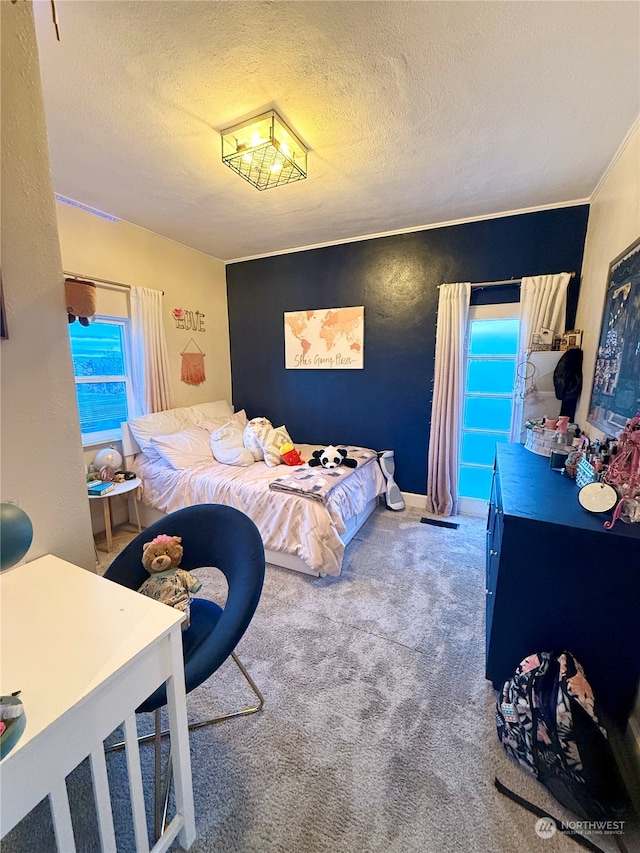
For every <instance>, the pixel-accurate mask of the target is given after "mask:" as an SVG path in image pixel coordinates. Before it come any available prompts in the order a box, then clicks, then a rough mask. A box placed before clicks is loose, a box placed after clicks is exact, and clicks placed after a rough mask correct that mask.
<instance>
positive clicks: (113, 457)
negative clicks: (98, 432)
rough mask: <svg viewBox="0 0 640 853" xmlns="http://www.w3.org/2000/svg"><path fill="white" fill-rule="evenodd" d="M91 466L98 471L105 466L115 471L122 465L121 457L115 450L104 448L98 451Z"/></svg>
mask: <svg viewBox="0 0 640 853" xmlns="http://www.w3.org/2000/svg"><path fill="white" fill-rule="evenodd" d="M93 464H94V465H95V467H96V468H97V469H98V471H100V470H101V469H102V468H104V467H105V465H108V466H109V467H110V468H113V469H114V470H115V471H117V470H119V468H120V466H121V465H122V456H121V455H120V454H119V453H118V451H117V450H116V449H115V448H113V447H105V448H104V449H103V450H99V451H98V452H97V453H96V455H95V456H94V457H93Z"/></svg>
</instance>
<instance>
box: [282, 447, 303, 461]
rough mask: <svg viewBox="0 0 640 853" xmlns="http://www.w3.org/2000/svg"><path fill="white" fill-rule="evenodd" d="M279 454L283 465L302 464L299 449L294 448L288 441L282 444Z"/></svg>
mask: <svg viewBox="0 0 640 853" xmlns="http://www.w3.org/2000/svg"><path fill="white" fill-rule="evenodd" d="M280 456H282V461H283V462H284V464H285V465H304V459H303V458H302V456H300V451H299V450H296V449H295V447H294V446H293V444H291V443H290V442H286V444H283V445H282V447H281V448H280Z"/></svg>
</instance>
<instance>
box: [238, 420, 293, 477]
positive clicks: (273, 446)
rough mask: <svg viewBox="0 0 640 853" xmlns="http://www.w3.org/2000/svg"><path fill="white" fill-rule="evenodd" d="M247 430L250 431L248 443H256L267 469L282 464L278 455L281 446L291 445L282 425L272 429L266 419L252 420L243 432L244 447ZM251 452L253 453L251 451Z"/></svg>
mask: <svg viewBox="0 0 640 853" xmlns="http://www.w3.org/2000/svg"><path fill="white" fill-rule="evenodd" d="M247 430H249V431H250V432H249V441H250V442H252V443H253V442H254V441H255V442H257V444H258V446H259V447H260V453H261V455H262V458H263V459H264V461H265V464H266V465H267V466H268V467H269V468H275V466H276V465H279V464H280V463H281V462H282V456H281V454H280V448H281V447H282V445H283V444H286V443H287V442H289V443H290V444H293V442H292V441H291V436H290V435H289V433H288V432H287V428H286V427H285V425H284V424H282V426H279V427H274V426H272V424H271V422H270V421H268V420H267V419H266V418H254V420H252V421H249V423H248V424H247V426H246V428H245V432H244V441H245V446H246V444H247ZM251 452H252V453H253V450H252V451H251ZM254 455H255V454H254Z"/></svg>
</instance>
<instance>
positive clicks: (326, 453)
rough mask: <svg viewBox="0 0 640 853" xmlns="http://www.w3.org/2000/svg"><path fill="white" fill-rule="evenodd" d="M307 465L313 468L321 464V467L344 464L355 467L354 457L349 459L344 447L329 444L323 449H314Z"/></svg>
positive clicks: (335, 466)
mask: <svg viewBox="0 0 640 853" xmlns="http://www.w3.org/2000/svg"><path fill="white" fill-rule="evenodd" d="M309 465H310V466H311V467H312V468H313V467H316V466H319V465H322V467H323V468H337V467H338V465H345V466H346V467H347V468H357V467H358V463H357V462H356V460H355V459H349V457H348V456H347V451H346V450H345V449H344V447H334V446H333V445H332V444H330V445H329V446H328V447H325V449H324V450H314V451H313V454H312V457H311V459H310V460H309Z"/></svg>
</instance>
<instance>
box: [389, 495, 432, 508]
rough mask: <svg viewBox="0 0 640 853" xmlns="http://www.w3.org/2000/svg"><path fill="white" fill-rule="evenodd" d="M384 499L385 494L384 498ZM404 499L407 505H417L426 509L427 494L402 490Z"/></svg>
mask: <svg viewBox="0 0 640 853" xmlns="http://www.w3.org/2000/svg"><path fill="white" fill-rule="evenodd" d="M382 499H383V500H384V496H383V498H382ZM402 500H403V501H404V504H405V506H415V507H417V508H418V509H424V507H425V504H426V502H427V496H426V495H416V494H415V493H414V492H402Z"/></svg>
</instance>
